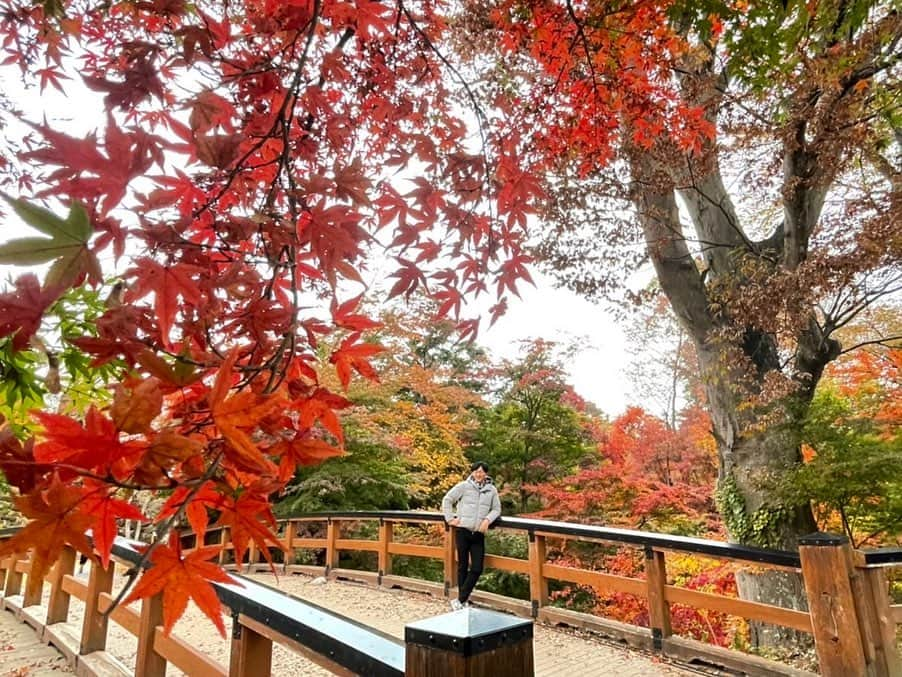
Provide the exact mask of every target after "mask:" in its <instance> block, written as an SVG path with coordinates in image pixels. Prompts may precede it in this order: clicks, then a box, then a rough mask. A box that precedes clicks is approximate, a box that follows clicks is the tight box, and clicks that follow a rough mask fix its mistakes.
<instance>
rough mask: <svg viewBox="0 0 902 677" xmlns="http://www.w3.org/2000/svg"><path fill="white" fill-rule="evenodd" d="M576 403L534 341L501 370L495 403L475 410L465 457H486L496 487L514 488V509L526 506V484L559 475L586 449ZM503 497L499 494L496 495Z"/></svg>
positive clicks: (556, 365) (546, 351) (546, 348)
mask: <svg viewBox="0 0 902 677" xmlns="http://www.w3.org/2000/svg"><path fill="white" fill-rule="evenodd" d="M580 403H581V401H580V400H579V398H578V396H576V395H575V394H574V393H573V391H572V388H571V387H570V386H568V385H567V383H566V381H565V379H564V372H563V367H562V365H561V364H560V362H558V361H557V360H555V359H554V358H553V356H552V355H551V346H550V345H549V344H546V343H543V342H536V343H534V344H532V345H531V346H530V347H529V350H528V351H527V352H526V354H525V355H524V356H523V357H522V358H521V359H520V360H519V361H517V362H513V363H509V364H507V365H506V367H505V369H504V370H503V372H502V374H501V386H500V388H499V401H498V403H497V404H496V405H495V406H493V407H491V408H489V409H484V410H482V411H481V412H479V428H478V429H477V430H476V431H475V433H474V436H473V439H472V441H471V444H470V446H469V448H468V450H467V455H468V456H469V458H470V459H471V460H483V461H486V462H487V463H488V464H489V466H490V467H491V471H492V474H493V476H494V477H495V479H496V482H497V483H498V484H499V486H500V487H505V486H510V487H512V488H514V489H516V490H517V491H519V501H518V502H517V504H516V505H515V506H512V507H515V509H517V510H519V511H521V512H525V511H526V510H527V509H528V500H529V492H528V490H527V488H526V487H527V486H528V485H531V484H536V483H539V482H545V481H548V480H550V479H553V478H556V477H562V476H564V475H566V474H568V473H569V472H571V471H572V470H573V469H574V468H575V467H576V465H577V464H578V462H579V461H580V460H581V459H583V458H584V457H586V456H587V454H589V453H590V452H591V448H592V447H591V440H590V436H589V434H588V432H587V430H586V427H585V425H584V422H583V417H582V415H581V413H580V412H579V411H578V410H577V409H576V406H579V404H580ZM504 498H506V496H505V495H502V499H504Z"/></svg>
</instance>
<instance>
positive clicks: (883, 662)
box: [853, 567, 902, 677]
mask: <svg viewBox="0 0 902 677" xmlns="http://www.w3.org/2000/svg"><path fill="white" fill-rule="evenodd" d="M855 573H856V574H857V576H856V579H855V581H854V582H855V583H857V585H853V588H855V601H856V605H857V609H858V612H859V618H860V619H862V620H863V622H864V623H865V624H866V625H867V629H866V632H867V637H868V639H869V641H870V642H871V647H870V648H871V652H870V653H869V660H871V661H872V662H873V664H874V672H875V674H876V675H877V676H878V677H902V657H900V655H899V651H898V650H897V649H896V622H895V620H894V619H893V615H892V609H891V608H890V597H889V583H888V582H887V580H886V573H885V572H884V570H883V569H882V568H880V567H874V568H865V567H859V568H857V569H855Z"/></svg>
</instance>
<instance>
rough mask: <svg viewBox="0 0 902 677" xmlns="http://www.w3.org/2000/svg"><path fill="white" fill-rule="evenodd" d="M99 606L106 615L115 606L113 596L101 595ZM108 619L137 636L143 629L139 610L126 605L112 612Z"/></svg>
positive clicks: (121, 605)
mask: <svg viewBox="0 0 902 677" xmlns="http://www.w3.org/2000/svg"><path fill="white" fill-rule="evenodd" d="M97 606H98V609H99V610H100V612H101V613H106V611H107V610H108V609H109V608H110V607H111V606H113V597H112V595H110V594H108V593H100V599H99V602H98V605H97ZM107 617H108V618H109V619H110V620H111V621H113V622H114V623H116V624H117V625H119V626H120V627H121V628H122V629H123V630H125V631H126V632H128V633H130V634H132V635H135V636H137V635H138V632H139V630H140V628H141V614H139V613H138V611H137V610H135V609H132V608H131V607H128V606H125V605H124V604H120V605H119V606H117V607H116V608H115V609H113V610H112V611H110V613H109V615H108V616H107Z"/></svg>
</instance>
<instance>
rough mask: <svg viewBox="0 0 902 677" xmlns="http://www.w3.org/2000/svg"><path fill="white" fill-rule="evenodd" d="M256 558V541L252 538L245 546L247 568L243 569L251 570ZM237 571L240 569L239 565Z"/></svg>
mask: <svg viewBox="0 0 902 677" xmlns="http://www.w3.org/2000/svg"><path fill="white" fill-rule="evenodd" d="M258 558H259V556H258V551H257V541H253V540H252V541H251V542H250V544H248V546H247V568H246V569H245V571H253V570H254V565H255V564H256V563H257V559H258ZM238 571H241V568H240V567H239V568H238Z"/></svg>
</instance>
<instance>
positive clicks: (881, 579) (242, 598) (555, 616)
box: [0, 512, 902, 677]
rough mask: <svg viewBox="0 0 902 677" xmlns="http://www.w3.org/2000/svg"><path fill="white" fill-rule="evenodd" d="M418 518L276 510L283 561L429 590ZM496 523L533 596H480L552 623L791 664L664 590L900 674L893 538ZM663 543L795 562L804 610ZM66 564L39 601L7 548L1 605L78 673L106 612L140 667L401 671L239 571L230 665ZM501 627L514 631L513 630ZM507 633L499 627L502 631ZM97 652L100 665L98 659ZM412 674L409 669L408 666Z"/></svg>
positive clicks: (376, 648)
mask: <svg viewBox="0 0 902 677" xmlns="http://www.w3.org/2000/svg"><path fill="white" fill-rule="evenodd" d="M362 521H372V522H375V523H377V524H378V530H377V538H376V539H362V538H346V537H344V536H345V535H346V534H343V533H342V530H343V528H344V527H346V526H347V525H349V524H351V523H359V522H362ZM310 523H319V525H320V527H321V530H322V531H324V536H322V537H310V536H308V535H306V534H305V533H302V529H304V530H306V528H307V527H308V526H309V524H310ZM422 523H438V524H440V525H444V522H443V520H442V518H441V515H439V514H436V513H411V512H366V513H360V512H356V513H330V514H315V515H302V516H298V517H296V518H292V519H290V520H285V521H283V522H282V530H281V533H282V536H281V539H282V543H281V545H282V547H283V548H284V550H285V551H286V552H287V555H286V557H285V559H284V563H283V564H282V567H283V570H284V571H289V572H290V571H305V572H308V573H314V574H325V575H328V576H335V577H342V576H344V577H347V578H357V579H363V580H367V581H369V582H371V583H374V584H381V585H386V586H400V587H413V588H419V589H430V584H429V583H428V582H425V581H417V580H414V579H410V578H404V577H400V576H395V575H393V574H392V561H393V558H395V557H398V556H408V557H409V556H413V557H425V558H431V559H435V560H438V561H440V562H442V568H443V572H444V581H443V583H442V584H440V585H438V586H435V587H434V588H431V591H433V592H436V593H438V594H440V595H441V594H444V595H448V594H449V591H450V589H451V588H452V587H453V586H454V585H455V584H456V581H455V580H454V576H455V573H456V567H455V566H454V556H455V549H454V547H453V537H454V535H453V529H450V528H447V527H444V530H443V541H442V544H441V545H440V546H436V545H423V544H419V543H406V542H397V541H395V539H394V536H395V528H396V527H398V526H399V525H410V524H422ZM498 528H501V529H506V530H513V531H515V532H521V533H523V532H525V534H526V535H527V537H528V539H529V555H528V558H526V559H518V558H513V557H498V556H488V557H487V558H486V564H487V566H489V567H494V568H497V569H502V570H505V571H512V572H518V573H523V574H526V575H527V576H528V577H529V582H530V597H531V600H530V603H528V604H522V603H519V602H518V601H516V600H511V599H505V598H501V597H499V596H490V595H485V594H484V593H483V601H486V602H488V604H490V605H495V606H501V607H503V608H507V609H508V610H512V611H514V612H517V613H521V614H523V615H527V616H532V617H535V618H538V619H540V620H544V621H547V622H551V623H565V624H568V625H582V626H585V627H588V628H592V629H595V630H599V631H601V632H604V633H606V634H608V635H613V636H615V637H619V638H621V639H624V640H626V641H628V642H630V643H633V644H639V645H641V646H644V647H646V648H650V649H652V650H657V651H661V652H662V653H664V654H665V655H669V656H673V657H676V658H679V659H683V660H690V661H698V660H703V661H706V662H709V663H714V664H717V665H721V666H723V667H726V668H730V669H733V670H739V671H742V672H744V673H746V674H770V675H773V674H798V671H793V670H791V669H789V668H786V667H785V666H780V665H779V664H776V663H773V662H769V661H763V660H762V659H760V658H756V657H753V656H748V655H745V654H742V653H739V652H734V651H730V650H726V649H723V648H719V647H713V646H706V645H704V644H702V643H700V642H693V641H690V640H686V639H685V638H680V637H676V636H674V635H673V630H672V624H671V616H670V614H671V605H672V604H680V605H686V606H692V607H695V608H701V609H713V610H718V611H723V612H725V613H728V614H733V615H736V616H740V617H744V618H747V619H749V620H757V621H762V622H765V623H773V624H777V625H783V626H785V627H790V628H794V629H797V630H802V631H805V632H811V633H812V634H813V636H814V639H815V645H816V648H817V651H818V657H819V661H820V668H821V671H822V674H824V675H828V676H831V677H832V676H834V675H835V676H837V677H839V676H840V675H842V676H843V677H845V676H846V675H859V674H860V675H875V676H877V677H882V676H883V675H888V676H890V677H898V676H899V675H900V670H902V663H900V661H899V656H898V653H897V650H896V647H895V637H896V624H897V623H899V622H902V618H900V615H902V614H900V609H899V607H898V606H896V607H893V606H892V605H891V604H890V600H889V596H888V591H887V579H886V576H885V571H886V569H887V567H894V566H900V564H902V550H899V549H884V550H878V551H870V552H854V551H852V550H851V549H850V548H849V546H848V544H847V543H846V542H845V541H844V539H842V538H838V537H834V536H828V535H823V534H821V535H814V536H812V537H811V538H809V539H807V540H806V541H805V542H804V543H803V544H802V546H801V547H800V551H799V553H798V554H796V553H790V552H781V551H772V550H763V549H758V548H748V547H744V546H734V545H731V544H727V543H721V542H717V541H710V540H704V539H691V538H683V537H677V536H668V535H663V534H654V533H646V532H640V531H629V530H622V529H610V528H605V527H595V526H587V525H578V524H570V523H564V522H549V521H544V520H529V519H518V518H503V519H502V520H501V521H500V522H499V523H498ZM2 537H3V534H2V533H0V538H2ZM192 538H193V536H188V537H186V541H189V542H186V546H189V547H190V546H191V545H192V544H191V543H190V540H191V539H192ZM559 538H571V539H579V540H584V541H589V542H600V543H609V544H610V543H616V544H620V545H624V546H630V547H635V548H640V549H641V550H642V551H643V553H644V556H645V571H644V577H643V578H632V577H625V576H617V575H613V574H610V573H605V572H603V571H595V570H590V569H583V568H575V567H569V566H565V565H562V564H556V563H553V562H550V561H548V558H547V557H546V542H547V540H548V539H559ZM205 542H207V543H210V542H219V543H221V544H222V545H223V553H224V555H223V563H224V564H227V562H226V561H225V560H226V558H227V557H228V555H227V553H228V552H229V551H230V550H233V546H232V544H231V542H230V539H229V533H228V530H227V529H220V530H218V531H217V530H211V531H210V532H208V534H207V535H206V537H205ZM308 549H313V550H318V551H321V552H322V556H323V561H324V563H325V564H324V566H322V567H310V566H306V567H305V566H301V565H295V564H293V563H292V562H293V561H294V559H295V558H294V554H295V553H297V552H298V551H301V550H308ZM343 551H359V552H373V553H376V561H377V569H376V570H375V571H372V572H360V571H350V570H345V569H341V568H339V567H338V564H339V555H340V553H341V552H343ZM669 552H683V553H694V554H697V555H703V556H707V557H715V558H719V559H723V560H728V561H733V562H738V563H742V564H750V565H754V566H755V567H757V568H760V569H782V570H787V569H788V570H793V571H800V572H801V574H802V577H803V579H804V582H805V587H806V590H807V593H808V599H809V605H810V607H811V608H810V611H800V610H794V609H784V608H782V607H776V606H772V605H767V604H760V603H756V602H749V601H744V600H739V599H736V598H734V597H727V596H723V595H717V594H712V593H704V592H699V591H696V590H687V589H685V588H681V587H678V586H676V585H672V584H670V583H669V582H668V576H667V569H666V567H667V562H666V558H665V555H666V554H667V553H669ZM113 554H114V558H115V559H116V561H118V562H120V563H121V564H123V565H125V566H126V567H131V566H134V564H135V563H136V562H138V560H139V556H138V553H137V551H135V550H134V548H133V547H132V544H131V543H130V542H128V541H125V540H124V539H118V540H117V543H116V546H115V548H114V553H113ZM260 556H261V553H259V552H257V551H256V550H254V549H253V548H252V549H251V551H250V552H249V553H248V556H247V562H246V563H245V562H242V563H238V565H239V566H241V567H244V566H246V567H247V568H248V569H250V570H253V569H255V568H258V567H260V566H266V565H263V564H262V563H260V561H259V560H260ZM74 565H75V553H74V551H72V550H71V549H67V550H65V551H64V554H63V556H62V557H61V559H60V561H59V562H58V563H57V564H56V565H55V567H54V568H53V569H52V570H51V572H50V573H49V574H48V576H47V577H46V582H47V583H49V585H50V590H49V593H50V594H49V599H48V601H47V604H46V606H41V607H38V606H36V605H39V604H40V603H41V597H42V587H41V588H37V589H35V588H34V587H33V586H27V587H26V588H25V594H24V595H23V594H22V590H23V577H27V576H28V575H29V571H30V562H29V560H28V559H27V558H24V559H23V558H18V557H9V558H6V559H5V560H3V561H2V562H0V575H2V576H3V578H2V581H3V593H4V597H3V604H4V606H6V607H7V608H12V609H13V610H14V611H15V612H16V613H18V614H20V615H21V616H22V617H23V618H24V619H25V620H26V621H27V622H29V623H30V624H31V625H33V626H34V627H35V629H36V630H37V631H38V632H39V633H41V634H42V636H43V637H44V639H45V641H48V642H51V643H53V644H54V645H56V646H58V647H60V648H61V649H62V650H63V651H64V653H66V652H68V653H69V654H71V655H70V661H72V662H76V660H77V662H78V671H79V674H110V671H109V666H108V665H106V664H105V661H106V660H107V659H108V656H106V655H105V654H104V651H103V649H104V648H105V646H106V638H107V626H108V622H109V621H110V620H112V621H113V622H115V623H117V624H119V625H120V626H122V627H123V628H125V629H126V630H127V631H129V632H130V633H131V634H133V635H134V636H135V637H136V638H137V642H138V651H137V662H136V667H135V672H136V674H138V675H146V676H156V675H163V674H165V667H166V663H167V662H169V663H171V664H173V665H174V666H175V667H177V668H179V669H181V670H182V671H183V672H185V673H186V674H203V675H205V676H206V675H226V674H228V675H250V674H254V675H265V674H268V670H267V669H266V668H267V666H268V665H269V662H270V660H271V650H272V643H273V642H277V643H281V644H283V645H285V646H288V647H289V648H292V649H294V650H296V651H299V652H301V653H304V654H305V655H307V656H312V657H313V658H314V659H315V660H316V661H317V662H320V663H322V664H324V665H326V666H327V667H329V668H331V669H333V670H334V671H336V672H338V673H339V674H366V675H382V674H386V675H401V674H404V670H405V668H404V665H405V662H404V661H405V646H404V645H403V644H401V643H400V642H399V641H397V640H394V639H393V638H390V637H386V636H384V635H382V634H381V633H378V632H376V631H374V630H372V629H370V628H367V627H365V626H362V625H360V624H358V623H355V622H353V621H351V620H349V619H347V618H344V617H342V616H340V615H338V614H334V613H332V612H329V611H327V610H325V609H321V608H319V607H316V606H315V605H312V604H307V603H304V602H302V601H300V600H297V599H294V598H290V597H288V596H286V595H282V594H281V593H279V592H278V591H277V590H275V589H273V588H269V587H268V586H264V585H261V584H259V583H256V582H254V581H250V580H249V579H244V578H241V577H237V578H236V579H235V581H236V583H235V584H234V585H217V592H218V594H219V597H220V600H221V601H222V603H223V604H224V606H225V607H226V608H227V609H228V610H229V613H230V614H231V615H232V619H233V626H232V627H233V636H232V642H231V654H230V664H229V666H228V667H226V666H223V665H220V664H219V663H217V662H216V661H215V660H213V659H211V658H210V657H208V656H205V655H204V654H202V653H200V652H199V651H197V650H196V649H195V648H194V647H193V646H191V645H189V644H188V643H186V642H184V641H183V640H180V639H178V638H177V637H176V636H170V637H166V636H165V635H164V634H163V632H162V628H161V625H162V597H161V596H160V595H158V596H155V597H152V598H150V599H148V600H145V601H144V602H142V604H141V608H140V611H137V610H135V609H133V608H131V607H125V606H117V607H115V608H112V609H111V607H112V605H113V596H112V584H113V568H112V567H110V568H108V569H106V570H104V569H102V568H100V567H99V566H92V567H91V571H90V578H89V579H88V581H87V582H84V581H82V580H79V579H78V578H77V577H76V576H75V575H74ZM550 580H559V581H566V582H571V583H576V584H584V585H590V586H593V587H595V588H598V589H601V590H607V591H616V592H626V593H630V594H633V595H636V596H638V597H642V598H644V599H646V600H647V602H648V607H649V617H650V626H651V627H650V628H640V627H635V626H628V625H625V624H622V623H616V622H613V621H610V620H606V619H602V618H598V617H594V616H591V615H588V614H580V613H576V612H573V611H568V610H565V609H559V608H554V607H552V606H549V605H548V601H549V599H548V583H549V581H550ZM239 585H240V587H239ZM73 596H74V597H76V598H79V599H81V600H82V601H83V602H84V603H85V613H84V618H83V621H82V627H81V630H80V637H66V636H63V635H65V633H67V632H68V630H66V626H65V621H66V619H67V618H68V611H69V600H70V598H71V597H73ZM478 599H479V598H478V597H477V600H478ZM37 609H40V611H37ZM36 614H40V616H39V615H36ZM506 634H507V635H508V636H511V633H506ZM504 635H505V633H501V634H500V635H499V636H504ZM530 636H531V635H530ZM408 648H409V647H408ZM521 653H522V650H521ZM76 654H77V655H76ZM530 657H531V652H530ZM95 662H96V663H97V664H96V665H94V663H95ZM102 662H103V663H104V664H103V665H101V664H100V663H102ZM92 666H93V667H92ZM408 667H409V666H408ZM407 674H408V675H412V674H416V673H412V672H409V671H408V672H407ZM427 674H438V673H437V672H431V673H427ZM451 674H453V673H451Z"/></svg>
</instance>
